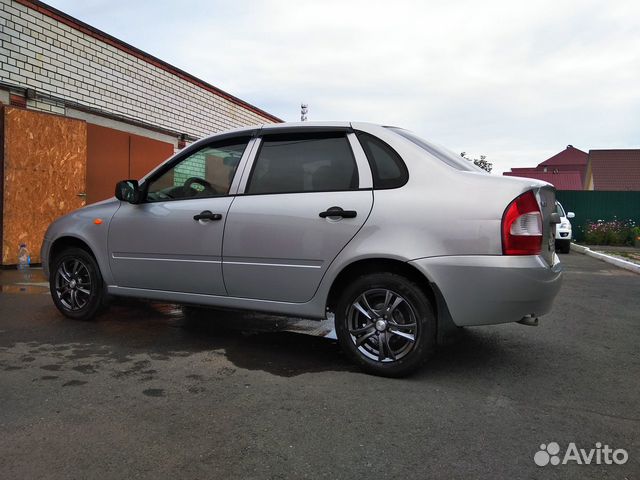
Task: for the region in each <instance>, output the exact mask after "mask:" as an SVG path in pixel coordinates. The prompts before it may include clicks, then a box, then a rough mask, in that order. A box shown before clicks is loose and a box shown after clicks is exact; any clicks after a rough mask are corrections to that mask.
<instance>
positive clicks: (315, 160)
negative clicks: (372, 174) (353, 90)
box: [247, 133, 358, 194]
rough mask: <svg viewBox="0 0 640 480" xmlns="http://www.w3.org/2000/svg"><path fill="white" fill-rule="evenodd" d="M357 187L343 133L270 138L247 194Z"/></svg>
mask: <svg viewBox="0 0 640 480" xmlns="http://www.w3.org/2000/svg"><path fill="white" fill-rule="evenodd" d="M357 188H358V169H357V167H356V162H355V159H354V157H353V153H352V152H351V147H350V145H349V141H348V140H347V137H346V135H345V134H344V133H339V134H315V135H313V134H290V135H285V134H282V135H272V136H271V135H270V136H266V137H265V138H263V140H262V146H261V148H260V152H259V153H258V156H257V158H256V160H255V165H254V167H253V171H252V173H251V177H250V179H249V182H248V184H247V193H249V194H261V193H294V192H330V191H340V190H355V189H357Z"/></svg>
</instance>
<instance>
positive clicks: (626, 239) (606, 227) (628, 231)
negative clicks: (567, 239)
mask: <svg viewBox="0 0 640 480" xmlns="http://www.w3.org/2000/svg"><path fill="white" fill-rule="evenodd" d="M584 230H585V235H584V239H585V242H586V243H588V244H589V245H633V242H634V238H635V236H636V232H637V231H638V230H640V228H639V227H636V224H635V222H634V221H633V220H624V221H622V220H609V221H604V220H598V221H596V222H587V224H586V225H585V229H584Z"/></svg>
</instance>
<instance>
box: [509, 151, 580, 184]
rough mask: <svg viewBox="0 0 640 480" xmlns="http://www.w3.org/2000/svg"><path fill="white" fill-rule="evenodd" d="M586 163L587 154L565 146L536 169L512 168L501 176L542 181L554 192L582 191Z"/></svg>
mask: <svg viewBox="0 0 640 480" xmlns="http://www.w3.org/2000/svg"><path fill="white" fill-rule="evenodd" d="M588 161H589V154H588V153H587V152H583V151H582V150H580V149H577V148H575V147H574V146H573V145H567V148H566V149H565V150H563V151H562V152H560V153H557V154H555V155H554V156H553V157H551V158H548V159H547V160H545V161H544V162H542V163H540V164H538V166H537V167H530V168H512V169H511V171H510V172H504V173H503V175H506V176H508V177H527V178H535V179H537V180H543V181H545V182H549V183H551V184H553V185H554V186H555V187H556V190H584V189H585V183H584V179H585V175H586V172H587V165H588Z"/></svg>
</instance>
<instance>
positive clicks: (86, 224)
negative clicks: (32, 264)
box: [41, 199, 121, 284]
mask: <svg viewBox="0 0 640 480" xmlns="http://www.w3.org/2000/svg"><path fill="white" fill-rule="evenodd" d="M120 205H121V203H120V201H119V200H116V199H109V200H105V201H104V202H99V203H95V204H93V205H89V206H87V207H84V208H81V209H79V210H75V211H73V212H71V213H69V214H68V215H65V216H64V217H60V218H58V219H57V220H56V221H55V222H53V223H52V224H51V225H49V228H48V229H47V232H46V233H45V236H44V241H43V243H42V250H41V258H42V268H43V270H44V273H45V275H46V277H47V278H49V262H50V261H51V259H50V252H51V249H52V247H53V246H54V245H56V242H58V241H64V239H65V238H69V239H75V240H77V241H81V242H83V243H84V244H86V245H87V247H89V249H91V252H92V253H93V255H94V257H95V258H96V262H97V263H98V267H99V268H100V273H101V274H102V277H103V279H104V281H105V283H106V284H111V283H113V275H112V274H111V269H110V267H109V259H108V248H107V242H108V238H109V226H110V224H111V219H112V218H113V216H114V215H115V213H116V212H117V211H118V209H119V208H120ZM97 220H99V221H97Z"/></svg>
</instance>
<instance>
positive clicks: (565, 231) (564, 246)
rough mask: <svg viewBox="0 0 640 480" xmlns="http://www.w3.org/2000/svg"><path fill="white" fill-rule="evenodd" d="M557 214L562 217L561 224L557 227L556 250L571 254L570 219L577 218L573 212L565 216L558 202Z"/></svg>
mask: <svg viewBox="0 0 640 480" xmlns="http://www.w3.org/2000/svg"><path fill="white" fill-rule="evenodd" d="M556 213H557V214H558V215H559V216H560V223H559V224H557V225H556V250H557V251H558V252H562V253H569V251H570V250H571V222H570V221H569V219H570V218H574V217H575V216H576V214H575V213H573V212H567V213H566V214H565V211H564V208H563V206H562V204H561V203H560V202H556Z"/></svg>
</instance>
